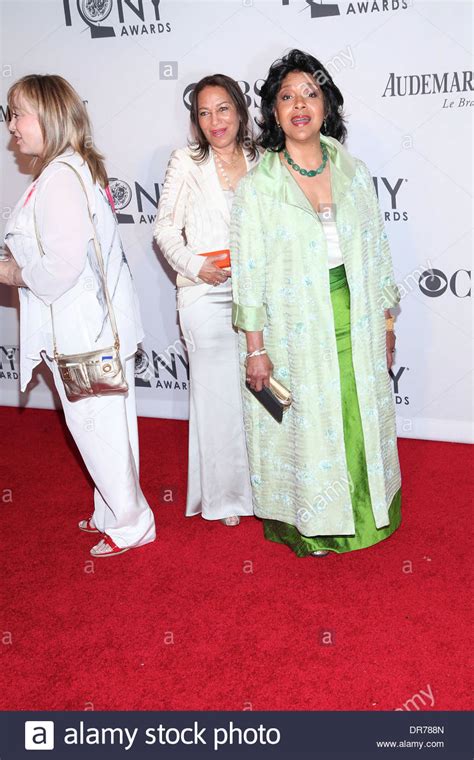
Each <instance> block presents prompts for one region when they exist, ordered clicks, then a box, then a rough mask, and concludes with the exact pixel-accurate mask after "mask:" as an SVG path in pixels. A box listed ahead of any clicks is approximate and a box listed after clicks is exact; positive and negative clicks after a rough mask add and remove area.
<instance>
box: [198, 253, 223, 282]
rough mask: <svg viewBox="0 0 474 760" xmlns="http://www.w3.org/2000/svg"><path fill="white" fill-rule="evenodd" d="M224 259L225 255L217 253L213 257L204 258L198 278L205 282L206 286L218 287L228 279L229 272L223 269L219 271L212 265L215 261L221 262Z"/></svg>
mask: <svg viewBox="0 0 474 760" xmlns="http://www.w3.org/2000/svg"><path fill="white" fill-rule="evenodd" d="M225 258H226V254H225V253H218V254H216V255H215V256H206V258H205V260H204V264H203V265H202V267H201V269H200V270H199V274H198V277H199V278H200V279H201V280H203V281H204V282H207V284H208V285H220V284H221V283H222V282H225V281H226V280H227V279H228V278H229V277H230V272H228V271H226V270H225V269H219V267H216V265H215V264H214V262H215V261H221V260H222V259H225Z"/></svg>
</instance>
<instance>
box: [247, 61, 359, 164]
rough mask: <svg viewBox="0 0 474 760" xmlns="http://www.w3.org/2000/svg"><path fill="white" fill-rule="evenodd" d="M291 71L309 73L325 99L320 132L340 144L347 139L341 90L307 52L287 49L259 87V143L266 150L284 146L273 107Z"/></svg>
mask: <svg viewBox="0 0 474 760" xmlns="http://www.w3.org/2000/svg"><path fill="white" fill-rule="evenodd" d="M292 71H302V72H304V73H307V74H310V75H311V76H312V77H313V79H314V80H315V81H316V83H317V84H318V85H319V87H320V88H321V90H322V93H323V98H324V111H325V117H324V119H325V124H323V125H322V126H321V133H322V134H323V135H328V136H329V137H335V138H336V139H337V140H339V142H341V143H343V142H344V140H345V139H346V135H347V129H346V127H345V123H344V122H345V119H344V115H343V111H342V106H343V103H344V98H343V97H342V94H341V91H340V90H339V88H338V87H336V85H335V84H334V82H333V80H332V77H331V75H330V74H329V72H328V71H327V69H325V67H324V66H323V64H322V63H321V62H320V61H318V60H317V59H316V58H314V57H313V56H312V55H310V54H309V53H303V52H302V51H301V50H296V49H295V50H290V52H289V53H288V54H287V55H285V56H283V58H279V59H278V60H277V61H274V63H272V65H271V66H270V70H269V72H268V76H267V78H266V80H265V82H264V84H263V86H262V88H261V91H260V94H261V98H262V101H261V106H260V108H261V115H262V118H261V120H260V121H258V122H257V123H258V126H259V127H260V129H261V130H262V132H261V135H260V137H259V139H258V142H259V144H260V145H261V146H262V147H263V148H266V149H267V150H272V151H274V152H279V151H281V150H283V148H284V147H285V134H284V132H283V130H282V128H281V127H279V126H278V124H277V121H276V119H275V114H274V108H275V101H276V98H277V95H278V93H279V91H280V87H281V83H282V82H283V80H284V78H285V77H286V76H287V75H288V74H289V73H290V72H292Z"/></svg>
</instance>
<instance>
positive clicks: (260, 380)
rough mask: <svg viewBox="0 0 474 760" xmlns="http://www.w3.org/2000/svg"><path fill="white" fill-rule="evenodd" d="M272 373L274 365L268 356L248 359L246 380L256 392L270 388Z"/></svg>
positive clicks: (263, 355)
mask: <svg viewBox="0 0 474 760" xmlns="http://www.w3.org/2000/svg"><path fill="white" fill-rule="evenodd" d="M272 372H273V364H272V363H271V361H270V359H269V357H268V355H267V354H262V355H261V356H252V357H251V358H250V359H247V374H246V379H247V381H248V383H249V385H250V387H251V388H253V390H254V391H261V390H262V388H263V387H264V386H265V388H268V386H269V385H270V377H271V374H272Z"/></svg>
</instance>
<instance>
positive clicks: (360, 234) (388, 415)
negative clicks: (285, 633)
mask: <svg viewBox="0 0 474 760" xmlns="http://www.w3.org/2000/svg"><path fill="white" fill-rule="evenodd" d="M261 95H262V106H261V108H262V123H261V127H262V135H261V138H260V139H261V144H262V146H263V147H264V148H265V149H266V152H265V154H264V156H263V158H262V159H261V161H260V164H259V165H258V166H257V167H256V168H255V169H253V170H252V171H251V172H250V173H249V174H248V175H247V176H246V177H245V178H244V179H243V180H242V181H241V183H240V184H239V187H238V189H237V193H236V196H235V200H234V205H233V211H232V222H231V255H232V284H233V322H234V325H235V326H236V327H237V328H238V329H239V331H240V348H241V369H242V376H241V382H242V393H243V398H244V414H245V428H246V434H247V446H248V452H249V460H250V470H251V481H252V491H253V501H254V510H255V514H256V515H257V516H258V517H261V518H263V521H264V533H265V537H266V538H267V539H269V540H271V541H276V542H278V543H283V544H286V545H287V546H289V547H290V548H291V549H292V550H293V551H294V552H295V553H296V554H297V555H298V556H308V555H314V556H322V555H325V554H327V553H328V552H330V551H333V552H338V553H339V552H346V551H353V550H355V549H362V548H366V547H368V546H371V545H373V544H375V543H377V542H379V541H381V540H382V539H384V538H387V537H388V536H389V535H391V534H392V533H393V532H394V531H395V530H396V528H397V527H398V526H399V524H400V520H401V511H400V510H401V491H400V486H401V480H400V467H399V461H398V453H397V443H396V427H395V411H394V404H393V398H392V393H391V385H390V378H389V375H388V369H390V367H391V365H392V360H393V352H394V347H395V336H394V332H393V317H392V315H391V313H390V308H392V307H394V306H395V305H396V304H397V303H398V301H399V294H398V289H397V287H396V285H395V282H394V277H393V270H392V262H391V256H390V251H389V247H388V241H387V236H386V233H385V230H384V226H383V221H382V216H381V213H380V209H379V206H378V201H377V196H376V193H375V190H374V186H373V181H372V178H371V175H370V172H369V170H368V168H367V167H366V165H365V164H364V163H363V162H362V161H360V160H359V159H357V158H354V157H353V156H351V155H350V154H349V153H348V152H347V150H346V149H345V148H344V146H343V144H342V143H343V142H344V139H345V137H346V128H345V126H344V121H343V117H342V104H343V98H342V95H341V93H340V91H339V90H338V88H337V87H336V85H335V84H334V82H333V81H332V79H331V77H330V76H329V74H328V72H327V71H326V69H325V68H324V67H323V66H322V64H321V63H320V62H319V61H317V60H316V59H315V58H313V57H312V56H310V55H308V54H306V53H302V52H301V51H298V50H293V51H291V52H290V53H289V54H288V55H287V56H285V57H284V58H283V59H281V60H279V61H276V62H275V63H274V64H273V65H272V66H271V68H270V71H269V74H268V77H267V79H266V81H265V84H264V86H263V87H262V91H261ZM271 374H273V376H274V377H275V378H276V379H277V380H279V381H280V382H281V383H283V384H284V385H285V386H286V387H287V388H289V389H290V390H291V393H292V397H293V403H292V405H291V407H290V409H289V410H288V411H286V412H285V414H284V418H283V422H282V423H281V424H280V425H279V424H278V423H277V422H275V420H274V419H273V418H272V417H271V416H270V415H269V414H268V412H267V411H266V410H265V409H264V407H263V406H262V405H261V404H260V403H259V402H258V401H257V399H256V398H255V397H254V396H253V395H252V394H251V393H250V392H249V391H248V390H247V389H246V388H245V382H246V381H248V382H249V384H250V386H251V387H252V388H254V389H255V390H261V388H262V387H263V386H268V384H269V378H270V376H271Z"/></svg>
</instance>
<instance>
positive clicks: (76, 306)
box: [5, 151, 143, 390]
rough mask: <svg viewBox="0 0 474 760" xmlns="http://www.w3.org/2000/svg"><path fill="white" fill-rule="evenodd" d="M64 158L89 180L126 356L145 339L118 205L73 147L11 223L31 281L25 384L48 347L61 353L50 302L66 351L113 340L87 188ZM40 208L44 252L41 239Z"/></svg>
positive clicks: (23, 347)
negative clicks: (116, 213)
mask: <svg viewBox="0 0 474 760" xmlns="http://www.w3.org/2000/svg"><path fill="white" fill-rule="evenodd" d="M60 161H66V162H67V163H69V164H71V165H73V166H74V167H75V168H76V169H77V170H78V171H79V173H80V175H81V177H82V179H83V181H84V183H85V186H86V190H87V197H88V200H89V204H90V207H91V211H92V214H93V217H94V220H95V226H96V230H97V234H98V238H99V241H100V244H101V249H102V254H103V258H104V262H105V268H106V272H107V283H108V289H109V293H110V296H111V298H112V303H113V307H114V313H115V319H116V322H117V329H118V333H119V337H120V344H121V346H120V353H121V355H122V357H123V358H125V357H129V356H132V355H133V354H134V353H135V351H136V349H137V344H138V343H139V342H140V341H141V340H142V339H143V327H142V323H141V319H140V311H139V305H138V298H137V295H136V292H135V287H134V284H133V281H132V276H131V273H130V269H129V267H128V263H127V260H126V258H125V254H124V252H123V248H122V243H121V241H120V236H119V233H118V226H117V222H116V220H115V217H114V214H113V212H112V209H111V208H110V205H109V203H108V200H107V197H106V195H105V193H104V191H103V190H102V188H101V187H99V185H97V184H94V183H93V182H92V177H91V174H90V171H89V168H88V166H87V164H85V163H84V162H83V160H82V158H81V157H80V156H79V155H78V154H77V153H73V152H72V151H67V152H65V153H64V154H62V155H61V156H58V157H57V158H56V159H55V160H54V161H52V162H51V163H50V164H49V165H48V166H47V167H46V168H45V169H44V170H43V172H42V173H41V174H40V176H39V178H38V179H37V180H36V181H35V182H33V183H32V184H31V185H30V186H29V187H28V188H27V189H26V191H25V192H24V194H23V195H22V197H21V198H20V200H19V202H18V204H17V205H16V207H15V209H14V212H13V214H12V216H11V218H10V219H9V221H8V223H7V225H6V228H5V245H6V246H7V247H8V248H9V249H10V251H11V253H12V254H13V256H14V257H15V260H16V262H17V263H18V265H19V266H20V267H21V268H22V276H23V280H24V282H25V283H26V285H27V287H26V288H20V289H19V295H20V378H21V389H22V390H25V388H26V386H27V384H28V382H29V380H30V379H31V374H32V371H33V369H34V367H35V366H36V365H37V364H39V363H40V361H41V351H46V353H47V354H48V356H52V355H53V341H52V328H51V312H50V305H52V307H53V316H54V327H55V333H56V341H57V347H58V351H59V353H63V354H73V353H80V352H84V351H93V350H95V349H101V348H107V347H109V346H111V345H112V343H113V335H112V330H111V327H110V323H109V319H108V314H107V310H106V307H105V301H104V298H103V289H102V287H101V285H100V278H99V271H98V267H97V263H96V262H97V259H96V256H95V251H94V245H93V242H92V240H93V230H92V225H91V221H90V219H89V214H88V211H87V203H86V196H85V194H84V191H83V189H82V187H81V184H80V182H79V180H78V178H77V176H76V175H75V174H74V172H73V171H71V169H69V168H68V167H67V166H64V165H63V164H62V163H59V162H60ZM34 215H36V220H37V226H38V232H39V236H40V240H41V244H42V247H43V250H44V256H43V255H42V254H41V251H40V249H39V246H38V244H37V238H36V234H35V223H34Z"/></svg>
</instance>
